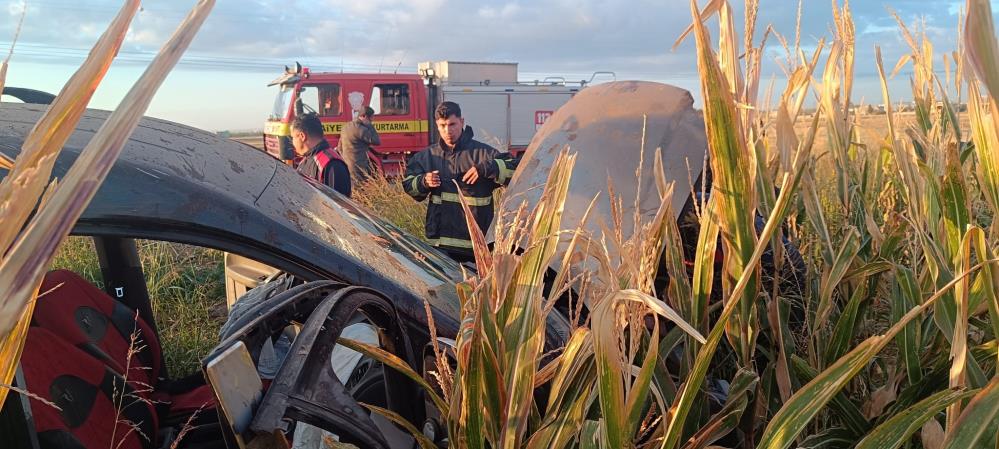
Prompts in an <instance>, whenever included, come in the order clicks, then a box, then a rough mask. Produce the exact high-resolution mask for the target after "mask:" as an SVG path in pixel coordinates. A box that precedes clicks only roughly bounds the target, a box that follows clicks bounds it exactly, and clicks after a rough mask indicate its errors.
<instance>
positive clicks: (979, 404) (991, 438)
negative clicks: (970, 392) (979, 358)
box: [944, 377, 999, 449]
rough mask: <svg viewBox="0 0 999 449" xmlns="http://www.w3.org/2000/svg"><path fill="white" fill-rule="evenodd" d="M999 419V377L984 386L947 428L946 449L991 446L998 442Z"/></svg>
mask: <svg viewBox="0 0 999 449" xmlns="http://www.w3.org/2000/svg"><path fill="white" fill-rule="evenodd" d="M997 419H999V377H995V378H993V379H992V382H989V384H988V385H987V386H986V387H985V388H983V389H982V390H981V391H980V392H978V394H977V395H975V397H974V398H972V399H971V402H969V403H968V406H967V407H966V408H965V409H964V413H962V414H961V416H960V418H958V420H957V423H956V424H955V425H954V426H953V427H951V428H949V429H947V437H946V439H945V440H944V448H945V449H969V448H979V447H982V448H989V447H995V444H996V424H997Z"/></svg>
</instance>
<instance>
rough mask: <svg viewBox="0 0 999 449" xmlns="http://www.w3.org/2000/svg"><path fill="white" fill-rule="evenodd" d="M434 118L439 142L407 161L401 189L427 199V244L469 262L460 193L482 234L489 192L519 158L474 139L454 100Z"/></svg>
mask: <svg viewBox="0 0 999 449" xmlns="http://www.w3.org/2000/svg"><path fill="white" fill-rule="evenodd" d="M434 118H435V120H436V125H437V131H438V133H439V134H440V140H439V141H438V143H437V144H436V145H433V146H431V147H429V148H427V149H425V150H423V151H421V152H419V153H417V154H415V155H413V156H412V157H411V158H410V159H409V161H407V162H406V177H405V178H403V180H402V182H403V187H404V188H405V190H406V193H409V195H410V196H412V197H413V198H414V199H415V200H416V201H423V200H424V199H426V198H427V197H430V204H428V205H427V221H426V234H427V238H428V239H429V240H430V242H431V244H433V245H434V246H436V247H438V248H440V249H442V250H444V251H445V252H446V253H447V254H448V255H449V256H451V258H453V259H455V260H457V261H459V262H471V261H474V255H473V253H472V241H471V239H470V238H469V234H468V224H467V223H466V221H465V213H464V211H463V210H462V208H461V203H460V201H459V197H458V192H459V191H460V192H461V194H463V195H464V196H465V199H466V201H467V202H468V205H469V207H470V208H471V210H472V215H474V216H475V224H476V225H478V227H479V229H481V230H482V231H483V232H485V231H486V229H488V228H489V225H490V224H491V223H492V221H493V191H494V190H496V189H497V188H499V187H500V186H502V185H504V184H506V183H507V182H509V181H510V178H511V177H512V176H513V171H514V169H516V166H517V161H516V160H514V159H513V158H512V157H511V156H510V155H509V154H508V153H500V152H499V151H498V150H496V149H495V148H493V147H491V146H489V145H486V144H484V143H482V142H479V141H477V140H475V139H473V135H472V128H471V127H466V126H465V120H464V119H462V118H461V108H460V107H458V105H457V104H456V103H453V102H450V101H445V102H443V103H441V104H440V105H439V106H437V109H436V110H435V111H434Z"/></svg>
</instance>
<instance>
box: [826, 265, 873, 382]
mask: <svg viewBox="0 0 999 449" xmlns="http://www.w3.org/2000/svg"><path fill="white" fill-rule="evenodd" d="M865 299H867V286H866V285H865V284H863V283H862V284H861V285H860V286H859V287H857V289H856V290H854V291H853V296H852V297H851V298H850V302H849V303H847V305H846V308H845V309H843V312H842V313H840V315H839V320H837V321H836V327H835V328H834V329H833V335H832V341H831V342H830V343H829V346H827V347H826V357H825V359H826V364H829V363H832V362H833V361H834V360H836V359H838V358H840V357H841V356H843V354H845V353H846V351H847V350H848V349H849V347H850V341H851V340H853V336H854V330H855V328H856V323H857V311H858V310H860V303H861V302H863V301H864V300H865Z"/></svg>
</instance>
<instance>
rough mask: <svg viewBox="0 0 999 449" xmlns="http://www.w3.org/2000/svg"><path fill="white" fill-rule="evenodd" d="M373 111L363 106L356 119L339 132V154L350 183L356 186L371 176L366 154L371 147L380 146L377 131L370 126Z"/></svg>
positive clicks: (380, 141) (380, 142)
mask: <svg viewBox="0 0 999 449" xmlns="http://www.w3.org/2000/svg"><path fill="white" fill-rule="evenodd" d="M374 115H375V110H374V109H371V107H370V106H365V107H362V108H360V109H358V111H357V118H356V119H354V120H353V121H351V122H350V123H347V124H346V125H344V127H343V130H342V131H341V132H340V144H339V145H340V148H339V150H340V154H342V155H343V161H344V162H345V163H346V164H347V169H348V170H350V179H351V182H353V183H354V184H357V183H359V182H361V181H363V180H365V179H367V178H368V176H370V175H371V164H370V162H369V161H368V152H370V151H371V146H372V145H381V144H382V140H381V138H379V137H378V131H375V127H374V126H373V125H372V124H371V117H373V116H374Z"/></svg>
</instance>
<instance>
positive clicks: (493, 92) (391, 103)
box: [264, 61, 615, 177]
mask: <svg viewBox="0 0 999 449" xmlns="http://www.w3.org/2000/svg"><path fill="white" fill-rule="evenodd" d="M613 77H615V75H614V73H613V72H594V73H593V75H592V76H591V77H590V79H589V80H581V81H574V82H573V81H567V80H566V79H565V78H562V77H549V78H545V79H543V80H535V81H530V82H522V81H519V80H518V73H517V64H516V63H482V62H455V61H441V62H425V63H421V64H419V65H418V70H417V74H384V73H330V72H312V71H311V70H309V69H308V68H307V67H302V66H301V65H300V64H297V63H296V64H295V66H294V67H291V68H289V67H286V68H285V73H284V74H283V75H281V76H280V77H279V78H277V79H275V80H274V81H272V82H271V83H270V84H269V86H277V87H278V89H279V91H278V94H277V98H276V99H275V101H274V109H273V110H272V112H271V114H270V117H268V119H267V122H266V123H265V124H264V148H265V150H266V151H267V152H268V153H269V154H271V155H272V156H274V157H276V158H278V159H282V160H291V159H293V158H294V148H292V144H291V137H290V129H289V124H290V123H291V122H292V120H294V118H295V116H296V115H298V114H303V113H308V112H315V113H316V114H318V115H319V117H320V120H321V121H322V122H323V130H324V132H325V134H326V139H327V140H328V141H329V143H330V145H331V146H333V147H336V145H337V143H338V141H339V138H340V131H341V129H342V128H343V126H344V125H345V124H346V123H348V122H349V121H351V120H353V119H354V118H356V117H357V112H356V111H357V110H358V109H359V108H362V107H364V106H370V107H371V108H372V109H374V111H375V115H374V117H373V119H372V124H373V125H374V126H375V129H376V130H378V133H379V136H380V137H381V142H382V144H381V145H379V146H377V147H375V148H374V154H371V155H370V157H371V160H372V162H373V163H374V164H375V165H376V166H378V167H380V168H381V170H382V172H383V173H385V175H386V176H390V177H395V176H400V175H401V174H402V173H403V171H404V165H405V160H406V158H407V157H408V156H409V155H410V154H412V153H414V152H417V151H420V150H422V149H423V148H426V147H427V146H429V145H430V144H431V143H433V142H436V141H437V130H436V127H435V126H434V119H433V111H434V109H435V108H436V107H437V105H438V104H440V103H441V102H443V101H453V102H456V103H458V104H459V105H460V106H461V110H462V116H463V117H464V118H465V123H466V124H468V125H469V126H471V127H472V128H473V131H474V133H475V136H476V139H478V140H480V141H483V142H486V143H488V144H490V145H492V146H494V147H496V148H497V149H499V150H500V151H511V152H513V153H514V154H518V153H519V152H522V151H523V150H525V149H526V148H527V145H528V144H529V143H530V142H531V138H532V137H534V133H535V131H537V130H538V129H539V128H540V127H541V125H542V124H544V123H545V120H547V119H548V117H550V116H551V115H552V113H554V112H555V110H556V109H558V108H559V107H560V106H562V105H563V104H565V102H567V101H569V99H570V98H572V96H573V95H575V94H576V92H579V90H580V89H583V88H585V87H586V86H587V85H588V84H591V83H593V82H594V80H596V79H598V78H599V79H604V78H613Z"/></svg>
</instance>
